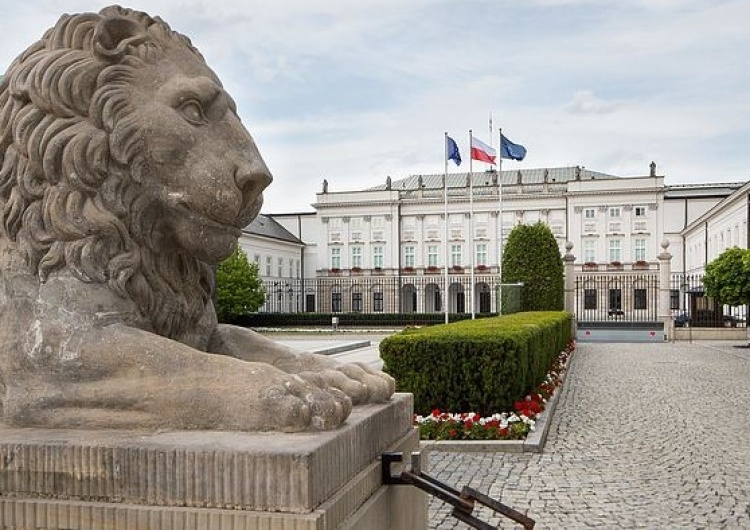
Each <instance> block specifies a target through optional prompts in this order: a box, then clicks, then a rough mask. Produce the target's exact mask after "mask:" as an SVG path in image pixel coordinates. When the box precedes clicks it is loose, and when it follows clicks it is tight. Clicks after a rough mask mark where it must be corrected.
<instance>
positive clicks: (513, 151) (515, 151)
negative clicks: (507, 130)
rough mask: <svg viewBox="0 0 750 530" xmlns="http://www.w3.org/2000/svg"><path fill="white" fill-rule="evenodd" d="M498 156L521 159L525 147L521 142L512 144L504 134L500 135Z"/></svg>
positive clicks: (523, 155)
mask: <svg viewBox="0 0 750 530" xmlns="http://www.w3.org/2000/svg"><path fill="white" fill-rule="evenodd" d="M500 139H501V141H500V157H501V158H510V159H511V160H523V159H524V157H525V156H526V148H525V147H524V146H522V145H521V144H514V143H513V142H511V141H510V140H508V139H507V138H506V137H505V136H501V137H500Z"/></svg>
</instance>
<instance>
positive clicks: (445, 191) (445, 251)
mask: <svg viewBox="0 0 750 530" xmlns="http://www.w3.org/2000/svg"><path fill="white" fill-rule="evenodd" d="M443 144H444V145H445V147H444V149H445V156H444V157H443V159H444V160H445V172H444V173H443V202H444V205H443V209H444V211H443V213H444V216H445V223H444V225H443V226H444V229H445V237H444V241H445V243H444V248H443V254H444V260H445V261H444V263H443V269H444V270H443V281H444V283H445V286H444V288H443V309H444V311H445V323H446V324H447V323H448V321H449V317H448V304H449V302H450V300H449V298H448V287H449V285H448V133H447V132H446V133H445V139H444V141H443Z"/></svg>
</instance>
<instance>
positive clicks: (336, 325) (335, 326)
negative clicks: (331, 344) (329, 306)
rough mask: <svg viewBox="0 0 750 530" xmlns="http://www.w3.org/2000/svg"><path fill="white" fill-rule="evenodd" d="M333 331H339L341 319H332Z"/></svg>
mask: <svg viewBox="0 0 750 530" xmlns="http://www.w3.org/2000/svg"><path fill="white" fill-rule="evenodd" d="M331 329H332V330H333V331H338V330H339V317H331Z"/></svg>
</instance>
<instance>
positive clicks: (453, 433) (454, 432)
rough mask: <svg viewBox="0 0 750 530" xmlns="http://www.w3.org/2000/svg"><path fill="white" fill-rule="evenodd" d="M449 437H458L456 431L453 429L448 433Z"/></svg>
mask: <svg viewBox="0 0 750 530" xmlns="http://www.w3.org/2000/svg"><path fill="white" fill-rule="evenodd" d="M448 436H450V437H451V438H455V437H456V429H451V430H450V431H448Z"/></svg>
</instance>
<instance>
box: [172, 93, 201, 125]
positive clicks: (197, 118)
mask: <svg viewBox="0 0 750 530" xmlns="http://www.w3.org/2000/svg"><path fill="white" fill-rule="evenodd" d="M179 111H180V114H182V117H183V118H185V119H186V120H187V121H189V122H190V123H192V124H193V125H205V124H206V123H208V120H207V119H206V115H205V114H204V113H203V106H202V105H201V104H200V103H199V102H198V101H196V100H194V99H191V100H189V101H186V102H185V103H183V104H182V105H180V107H179Z"/></svg>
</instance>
